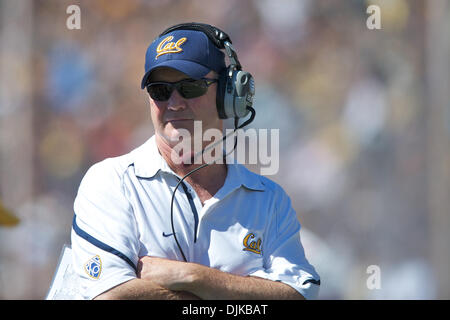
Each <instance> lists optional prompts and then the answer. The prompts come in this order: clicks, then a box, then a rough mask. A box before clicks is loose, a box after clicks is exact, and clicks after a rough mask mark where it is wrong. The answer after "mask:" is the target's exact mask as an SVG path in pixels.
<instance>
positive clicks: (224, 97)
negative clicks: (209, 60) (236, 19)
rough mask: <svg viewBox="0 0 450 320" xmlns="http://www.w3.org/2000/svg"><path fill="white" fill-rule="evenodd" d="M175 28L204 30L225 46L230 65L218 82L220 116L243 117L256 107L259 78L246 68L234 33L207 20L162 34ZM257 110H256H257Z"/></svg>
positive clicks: (221, 72) (217, 99)
mask: <svg viewBox="0 0 450 320" xmlns="http://www.w3.org/2000/svg"><path fill="white" fill-rule="evenodd" d="M174 30H194V31H201V32H203V33H204V34H205V35H206V36H208V38H209V39H210V40H211V41H212V42H213V43H214V45H215V46H216V47H218V48H219V49H225V52H226V54H227V56H228V58H229V60H230V65H229V66H228V67H226V68H225V69H223V70H222V71H220V73H219V79H218V80H219V81H218V85H217V94H216V106H217V113H218V114H219V118H220V119H228V118H235V119H236V118H243V117H245V116H247V114H248V113H249V112H251V111H252V105H253V97H254V95H255V81H254V79H253V77H252V75H251V74H250V73H249V72H247V71H243V70H242V66H241V63H240V62H239V59H238V57H237V53H236V51H235V50H234V48H233V46H232V42H231V39H230V37H229V36H228V35H227V34H226V33H225V32H223V31H222V30H220V29H219V28H217V27H214V26H212V25H209V24H205V23H197V22H188V23H180V24H177V25H174V26H172V27H169V28H167V29H166V30H164V31H163V32H162V33H161V34H160V35H159V37H161V36H163V35H165V34H167V33H169V32H172V31H174ZM253 112H254V110H253Z"/></svg>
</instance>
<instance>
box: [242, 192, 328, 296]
mask: <svg viewBox="0 0 450 320" xmlns="http://www.w3.org/2000/svg"><path fill="white" fill-rule="evenodd" d="M276 207H277V209H276V213H275V215H274V218H273V219H272V222H271V223H270V225H269V227H268V232H267V234H266V241H265V243H264V244H263V245H264V246H263V248H262V252H263V259H264V269H260V270H257V271H256V272H253V273H252V274H251V275H253V276H258V277H261V278H266V279H270V280H273V281H280V282H283V283H285V284H287V285H289V286H291V287H293V288H294V289H295V290H297V291H298V292H299V293H300V294H301V295H302V296H303V297H305V299H316V298H317V297H318V294H319V288H320V277H319V275H318V274H317V272H316V270H315V269H314V267H313V266H312V265H311V264H310V263H309V262H308V260H307V259H306V256H305V251H304V249H303V246H302V243H301V240H300V227H301V226H300V223H299V221H298V219H297V215H296V213H295V210H294V209H293V208H292V205H291V201H290V199H289V197H288V196H287V194H286V193H285V192H284V191H281V192H280V194H279V197H278V199H276Z"/></svg>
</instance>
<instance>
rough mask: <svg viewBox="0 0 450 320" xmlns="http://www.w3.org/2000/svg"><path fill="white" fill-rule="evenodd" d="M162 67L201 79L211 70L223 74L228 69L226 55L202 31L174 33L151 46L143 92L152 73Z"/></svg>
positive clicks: (146, 57)
mask: <svg viewBox="0 0 450 320" xmlns="http://www.w3.org/2000/svg"><path fill="white" fill-rule="evenodd" d="M159 67H169V68H173V69H175V70H178V71H180V72H182V73H184V74H186V75H188V76H189V77H191V78H193V79H200V78H202V77H204V76H205V75H206V74H208V73H209V72H210V71H211V70H213V71H216V72H217V73H219V72H220V71H221V70H222V69H223V68H225V67H226V66H225V54H224V53H223V52H222V51H221V50H220V49H219V48H218V47H217V46H216V45H215V44H214V43H213V42H212V41H211V40H210V39H209V38H208V36H207V35H206V34H205V33H203V32H201V31H194V30H174V31H172V32H169V33H167V34H164V35H162V36H160V37H158V38H157V39H155V40H154V41H153V42H152V43H151V44H150V46H149V47H148V49H147V52H146V54H145V75H144V77H143V78H142V83H141V88H142V89H144V88H145V86H146V85H147V82H148V79H149V77H150V74H151V72H152V71H153V70H155V69H156V68H159Z"/></svg>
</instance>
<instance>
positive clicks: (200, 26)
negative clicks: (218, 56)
mask: <svg viewBox="0 0 450 320" xmlns="http://www.w3.org/2000/svg"><path fill="white" fill-rule="evenodd" d="M174 30H194V31H201V32H203V33H204V34H206V36H207V37H208V38H209V39H210V40H211V41H212V43H214V44H215V46H216V47H218V48H219V49H225V51H226V52H227V55H228V57H229V58H230V62H231V66H232V67H234V68H235V69H237V70H241V68H242V67H241V63H240V62H239V59H238V57H237V54H236V51H234V48H233V46H232V45H231V44H232V43H233V42H232V41H231V39H230V36H229V35H228V34H226V33H225V32H224V31H222V30H220V29H219V28H217V27H214V26H212V25H210V24H206V23H197V22H187V23H179V24H177V25H174V26H172V27H170V28H167V29H166V30H164V31H163V32H162V33H161V34H160V35H159V37H161V36H163V35H165V34H167V33H169V32H172V31H174Z"/></svg>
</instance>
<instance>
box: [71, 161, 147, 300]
mask: <svg viewBox="0 0 450 320" xmlns="http://www.w3.org/2000/svg"><path fill="white" fill-rule="evenodd" d="M121 176H122V174H121V173H120V171H119V170H117V169H116V168H115V167H114V165H113V163H112V161H110V160H105V161H103V162H100V163H98V164H96V165H94V166H92V167H91V168H90V169H89V170H88V172H87V173H86V175H85V176H84V178H83V180H82V182H81V184H80V187H79V189H78V194H77V196H76V199H75V203H74V211H75V215H74V218H73V225H72V232H71V242H72V264H73V268H74V271H75V273H76V275H77V276H78V283H79V287H80V292H81V294H82V296H83V298H84V299H93V298H95V297H96V296H98V295H99V294H101V293H103V292H105V291H107V290H109V289H111V288H112V287H115V286H117V285H119V284H121V283H123V282H126V281H128V280H131V279H134V278H136V269H135V268H136V264H137V261H138V252H139V240H138V231H137V227H136V221H135V218H134V215H133V209H132V207H131V205H130V203H129V201H128V200H127V197H126V194H125V190H124V189H123V184H122V178H121Z"/></svg>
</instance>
